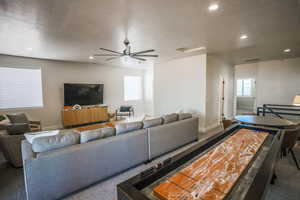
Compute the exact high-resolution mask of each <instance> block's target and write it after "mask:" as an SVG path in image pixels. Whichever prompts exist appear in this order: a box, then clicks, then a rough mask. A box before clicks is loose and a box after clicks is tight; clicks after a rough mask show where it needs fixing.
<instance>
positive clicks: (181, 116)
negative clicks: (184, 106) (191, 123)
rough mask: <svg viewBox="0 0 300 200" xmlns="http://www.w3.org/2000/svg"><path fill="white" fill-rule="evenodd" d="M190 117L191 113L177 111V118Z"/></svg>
mask: <svg viewBox="0 0 300 200" xmlns="http://www.w3.org/2000/svg"><path fill="white" fill-rule="evenodd" d="M192 117H193V115H192V114H191V113H178V120H184V119H188V118H192Z"/></svg>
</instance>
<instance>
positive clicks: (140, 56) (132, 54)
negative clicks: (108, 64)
mask: <svg viewBox="0 0 300 200" xmlns="http://www.w3.org/2000/svg"><path fill="white" fill-rule="evenodd" d="M124 45H125V49H124V50H123V52H122V53H121V52H118V51H113V50H110V49H105V48H100V50H102V51H106V52H107V53H106V54H94V56H98V57H110V58H107V59H106V61H111V60H114V59H117V58H121V57H124V56H127V57H129V58H132V59H135V60H138V61H140V62H141V61H147V59H145V58H143V57H146V58H149V57H152V58H156V57H158V55H150V54H146V53H150V52H154V51H155V50H154V49H149V50H145V51H139V52H131V46H130V42H129V40H128V39H127V38H126V39H125V40H124Z"/></svg>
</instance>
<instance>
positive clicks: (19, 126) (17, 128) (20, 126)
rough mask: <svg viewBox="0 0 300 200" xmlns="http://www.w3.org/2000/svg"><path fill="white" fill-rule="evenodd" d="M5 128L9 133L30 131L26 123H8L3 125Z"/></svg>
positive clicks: (15, 133)
mask: <svg viewBox="0 0 300 200" xmlns="http://www.w3.org/2000/svg"><path fill="white" fill-rule="evenodd" d="M5 129H6V131H7V133H8V134H9V135H21V134H24V133H27V132H30V127H29V124H27V123H15V124H8V125H5Z"/></svg>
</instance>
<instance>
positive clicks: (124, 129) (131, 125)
mask: <svg viewBox="0 0 300 200" xmlns="http://www.w3.org/2000/svg"><path fill="white" fill-rule="evenodd" d="M142 127H143V123H142V122H128V123H122V124H117V125H116V133H117V135H119V134H123V133H128V132H130V131H134V130H138V129H141V128H142Z"/></svg>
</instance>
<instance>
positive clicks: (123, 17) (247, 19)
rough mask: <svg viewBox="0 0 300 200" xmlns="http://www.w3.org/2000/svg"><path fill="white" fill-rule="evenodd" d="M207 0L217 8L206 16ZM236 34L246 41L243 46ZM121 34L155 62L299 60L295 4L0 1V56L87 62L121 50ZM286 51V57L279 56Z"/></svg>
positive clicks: (262, 0) (299, 15)
mask: <svg viewBox="0 0 300 200" xmlns="http://www.w3.org/2000/svg"><path fill="white" fill-rule="evenodd" d="M212 2H217V3H218V4H219V7H220V8H219V10H217V11H215V12H209V11H208V9H207V8H208V6H209V5H210V4H211V3H212ZM241 34H247V35H248V37H249V38H248V39H246V40H240V39H239V37H240V35H241ZM125 36H128V38H129V40H130V42H131V46H132V49H133V51H140V50H146V49H152V48H153V49H155V50H157V52H156V53H158V54H159V55H160V57H159V58H158V59H154V60H153V61H154V62H160V61H162V60H168V59H172V58H177V57H183V56H187V55H189V54H186V53H182V52H178V51H176V49H178V48H183V47H199V46H205V47H206V48H207V52H208V53H216V54H220V55H222V56H223V57H224V58H225V59H227V60H228V61H231V62H233V63H235V64H240V63H243V62H244V60H245V59H249V58H260V59H261V60H267V59H279V58H288V57H300V5H299V2H298V0H226V1H225V0H223V1H221V0H219V1H218V0H217V1H211V0H185V1H184V0H23V1H21V0H0V54H8V55H17V56H25V57H34V58H45V59H55V60H70V61H79V62H91V61H90V60H89V56H90V55H93V54H94V53H101V51H97V49H98V48H99V47H103V48H109V49H113V50H118V51H122V50H123V48H124V46H123V40H124V38H125ZM27 48H32V50H31V51H29V50H27ZM286 48H290V49H291V52H290V53H288V54H286V53H283V49H286ZM93 62H98V63H105V61H104V59H98V58H97V59H95V60H94V61H93ZM107 64H116V65H118V64H119V63H118V61H114V62H112V63H110V62H109V63H107Z"/></svg>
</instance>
